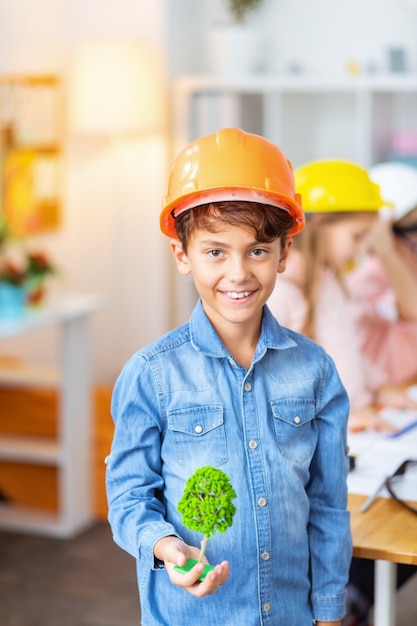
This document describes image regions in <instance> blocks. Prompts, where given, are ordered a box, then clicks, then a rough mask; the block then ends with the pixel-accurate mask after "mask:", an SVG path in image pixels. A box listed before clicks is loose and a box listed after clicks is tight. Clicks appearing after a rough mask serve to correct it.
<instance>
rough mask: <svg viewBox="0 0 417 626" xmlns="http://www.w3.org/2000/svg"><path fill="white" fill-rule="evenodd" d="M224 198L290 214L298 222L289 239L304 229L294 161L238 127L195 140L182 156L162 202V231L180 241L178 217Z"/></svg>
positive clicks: (267, 142) (174, 169)
mask: <svg viewBox="0 0 417 626" xmlns="http://www.w3.org/2000/svg"><path fill="white" fill-rule="evenodd" d="M224 200H230V201H239V200H244V201H249V202H259V203H261V204H269V205H272V206H275V207H277V208H278V209H281V210H284V211H287V212H288V213H289V214H290V215H291V217H292V218H293V220H294V225H293V227H292V228H291V230H290V231H289V233H288V234H289V235H290V236H291V235H296V234H297V233H299V232H300V231H301V230H302V229H303V228H304V213H303V210H302V206H301V196H300V195H299V194H297V193H295V184H294V176H293V170H292V166H291V163H290V162H289V161H288V159H287V158H286V156H285V155H284V154H283V153H282V152H281V150H280V149H279V148H278V147H277V146H275V145H274V144H273V143H271V142H270V141H268V140H267V139H265V137H261V136H260V135H255V134H253V133H247V132H245V131H243V130H241V129H240V128H223V129H221V130H219V131H217V132H216V133H213V134H211V135H206V136H205V137H201V138H199V139H196V140H195V141H193V142H192V143H190V144H189V145H188V146H186V147H185V148H184V149H183V150H182V151H181V152H180V153H179V155H178V156H177V157H176V159H175V160H174V162H173V164H172V167H171V173H170V176H169V183H168V193H167V195H166V196H165V198H164V201H163V209H162V213H161V217H160V226H161V230H162V232H163V233H164V234H165V235H168V237H174V238H177V233H176V230H175V217H176V216H178V215H179V214H180V213H182V212H184V211H188V210H189V209H193V208H195V207H197V206H200V205H202V204H207V203H209V202H218V201H224Z"/></svg>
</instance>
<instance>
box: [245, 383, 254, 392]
mask: <svg viewBox="0 0 417 626" xmlns="http://www.w3.org/2000/svg"><path fill="white" fill-rule="evenodd" d="M251 389H252V385H251V384H250V383H245V391H251Z"/></svg>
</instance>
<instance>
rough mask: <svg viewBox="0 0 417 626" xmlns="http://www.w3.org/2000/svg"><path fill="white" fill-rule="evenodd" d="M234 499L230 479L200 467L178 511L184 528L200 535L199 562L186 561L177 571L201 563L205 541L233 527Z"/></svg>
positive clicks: (189, 480) (189, 482)
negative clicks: (201, 535) (201, 537)
mask: <svg viewBox="0 0 417 626" xmlns="http://www.w3.org/2000/svg"><path fill="white" fill-rule="evenodd" d="M234 498H236V493H235V490H234V489H233V487H232V485H231V484H230V479H229V477H228V476H227V474H225V473H224V472H223V471H222V470H220V469H216V468H215V467H211V466H210V465H206V466H204V467H200V468H199V469H198V470H196V471H195V472H194V474H193V475H192V476H190V478H189V479H188V480H187V482H186V484H185V489H184V493H183V496H182V498H181V500H180V501H179V502H178V507H177V508H178V511H179V512H180V513H181V515H182V522H183V524H184V526H186V527H187V528H189V529H190V530H195V531H197V532H199V533H202V534H203V539H202V541H201V549H200V555H199V558H198V561H196V560H195V559H189V560H188V561H187V563H186V565H185V567H184V568H179V567H176V569H178V570H180V571H189V570H190V569H191V567H193V566H194V565H195V564H196V563H201V561H202V560H203V557H204V554H205V550H206V545H207V541H208V540H209V539H210V537H212V536H213V535H214V534H215V533H216V532H220V533H224V532H225V531H226V530H227V528H229V526H231V525H232V522H233V516H234V514H235V512H236V507H235V506H234V504H233V503H232V500H233V499H234ZM210 569H213V568H212V567H211V566H206V568H205V569H204V572H203V574H202V575H201V576H200V580H203V578H204V577H205V575H206V574H207V571H209V570H210Z"/></svg>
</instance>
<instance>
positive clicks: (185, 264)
mask: <svg viewBox="0 0 417 626" xmlns="http://www.w3.org/2000/svg"><path fill="white" fill-rule="evenodd" d="M170 245H171V252H172V254H173V255H174V259H175V262H176V264H177V269H178V271H179V273H180V274H182V275H183V276H188V274H191V267H190V263H189V261H188V257H187V255H186V254H185V252H184V250H183V248H182V243H181V242H180V241H178V239H171V242H170Z"/></svg>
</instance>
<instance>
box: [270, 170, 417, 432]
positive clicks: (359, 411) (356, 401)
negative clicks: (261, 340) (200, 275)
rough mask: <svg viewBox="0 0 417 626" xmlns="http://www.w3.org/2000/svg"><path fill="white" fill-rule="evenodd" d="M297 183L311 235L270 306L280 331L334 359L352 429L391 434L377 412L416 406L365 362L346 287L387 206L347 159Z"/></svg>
mask: <svg viewBox="0 0 417 626" xmlns="http://www.w3.org/2000/svg"><path fill="white" fill-rule="evenodd" d="M294 176H295V181H296V188H297V191H298V192H299V193H300V194H301V196H302V198H303V208H304V211H305V213H306V228H305V230H304V232H303V233H302V235H300V237H298V238H297V239H296V240H294V245H293V248H292V250H291V253H290V255H289V258H288V261H287V270H286V272H285V275H280V276H278V278H277V286H276V289H275V290H274V292H273V294H272V296H271V298H270V299H269V301H268V305H269V307H270V309H271V311H272V313H273V314H274V315H275V316H276V318H277V319H278V321H279V322H280V323H281V324H283V325H284V326H288V327H289V328H292V329H293V330H296V331H298V332H302V333H304V334H306V335H307V336H309V337H311V338H312V339H314V340H316V341H317V342H318V343H319V344H321V345H322V346H323V347H324V348H325V350H326V351H327V352H328V353H329V354H330V356H331V357H332V358H333V359H334V361H335V364H336V367H337V369H338V372H339V374H340V377H341V379H342V382H343V384H344V386H345V388H346V390H347V392H348V395H349V399H350V404H351V412H350V416H349V427H350V428H351V429H352V430H360V429H363V428H371V429H382V428H388V425H386V424H385V423H384V422H383V421H382V420H381V419H380V417H379V412H378V409H379V407H381V406H383V405H389V406H393V407H407V408H414V407H415V406H416V405H415V403H414V402H413V401H412V400H410V399H409V398H408V396H407V395H406V393H405V392H404V390H403V389H401V388H399V387H396V386H394V385H391V384H390V383H389V382H388V379H387V377H386V375H384V374H383V373H382V372H381V371H380V370H379V369H377V368H376V367H375V366H373V365H372V364H371V363H370V362H369V361H367V360H366V359H364V358H363V356H362V354H361V352H360V349H359V344H358V340H357V333H356V328H355V325H354V320H353V318H352V314H351V311H350V309H349V294H348V289H347V286H346V283H345V274H346V268H348V267H349V266H350V265H351V264H352V263H353V262H354V260H355V258H356V257H357V256H358V255H359V254H360V253H361V252H363V251H364V250H365V245H366V236H367V234H368V232H369V230H370V229H371V227H372V225H373V224H374V222H375V221H376V218H377V215H378V211H379V209H380V208H381V207H382V206H383V205H384V204H385V203H384V200H383V199H382V197H381V195H380V190H379V186H378V185H377V184H375V183H374V182H372V181H371V180H370V178H369V175H368V173H367V171H366V170H364V169H363V168H361V167H360V166H358V165H356V164H354V163H351V162H349V161H341V160H328V161H315V162H311V163H307V164H306V165H304V166H302V167H300V168H298V169H297V170H296V171H295V172H294Z"/></svg>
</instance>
